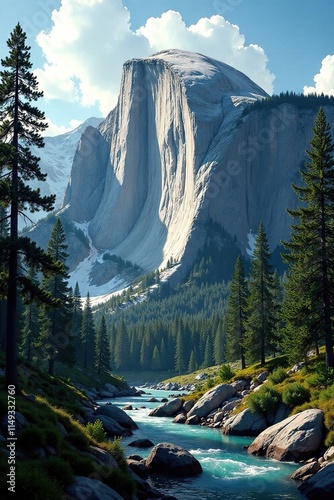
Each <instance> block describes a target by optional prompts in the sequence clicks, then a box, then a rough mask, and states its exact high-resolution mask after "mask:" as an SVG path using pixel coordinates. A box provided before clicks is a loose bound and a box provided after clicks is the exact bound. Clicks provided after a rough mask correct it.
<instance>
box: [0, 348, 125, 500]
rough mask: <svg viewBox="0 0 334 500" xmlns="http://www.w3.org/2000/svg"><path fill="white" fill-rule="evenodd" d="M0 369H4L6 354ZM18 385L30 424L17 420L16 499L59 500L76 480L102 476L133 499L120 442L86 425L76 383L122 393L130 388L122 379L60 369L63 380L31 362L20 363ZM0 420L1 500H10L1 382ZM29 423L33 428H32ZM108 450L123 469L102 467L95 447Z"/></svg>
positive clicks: (83, 403) (18, 405)
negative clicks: (5, 499)
mask: <svg viewBox="0 0 334 500" xmlns="http://www.w3.org/2000/svg"><path fill="white" fill-rule="evenodd" d="M0 366H1V367H3V366H4V358H3V355H1V357H0ZM19 381H20V387H21V390H22V393H23V396H16V397H15V406H16V411H17V412H19V413H20V414H21V415H23V417H24V419H25V421H26V422H22V421H21V419H17V421H16V429H15V435H16V437H17V441H16V442H15V476H16V477H15V480H16V489H15V493H16V496H17V498H25V500H27V499H28V500H29V499H43V500H60V499H62V498H63V495H64V491H65V489H66V487H67V486H68V485H69V484H71V483H72V482H73V476H74V475H82V476H86V477H88V476H89V477H98V478H100V479H101V480H102V482H104V483H105V484H107V485H109V486H110V487H111V488H113V489H115V490H116V491H118V492H119V493H120V494H121V495H122V496H123V497H124V498H129V499H130V498H131V496H132V495H133V492H134V482H133V480H132V478H131V477H130V475H129V474H128V471H127V464H126V460H125V456H124V454H123V450H122V447H121V443H120V440H118V439H116V440H113V441H106V440H105V434H104V433H103V432H101V430H99V429H97V426H94V425H93V426H86V425H84V424H83V416H84V415H85V406H87V407H89V405H90V403H89V401H88V399H87V397H86V396H85V394H84V392H82V390H80V389H78V388H77V386H76V383H79V384H80V387H81V386H85V385H87V388H91V387H94V388H96V389H99V388H102V387H103V386H104V384H105V383H110V384H112V385H115V386H117V387H119V388H122V387H127V384H126V383H125V382H124V380H123V379H121V378H119V377H114V376H113V375H110V374H103V375H101V376H98V375H97V374H96V373H94V372H93V371H90V370H85V372H84V373H83V372H82V371H81V370H80V369H78V368H75V369H71V370H69V369H68V368H67V367H61V366H60V365H59V366H58V375H57V376H54V377H52V376H50V375H48V374H47V373H46V372H44V371H41V370H40V369H39V368H38V367H36V366H34V365H33V364H31V363H26V362H23V361H22V362H21V363H20V364H19ZM0 382H1V387H2V389H1V391H0V421H1V422H2V429H1V430H2V432H1V434H2V436H3V439H2V447H3V449H4V450H5V451H4V452H2V453H0V497H1V498H8V496H7V495H8V489H7V488H8V484H7V483H6V481H7V474H8V472H9V463H8V457H7V456H6V440H5V437H6V427H7V421H6V416H7V410H8V394H7V391H4V389H3V386H4V378H3V377H2V378H1V381H0ZM27 423H28V424H27ZM92 447H98V448H100V449H102V450H105V451H108V452H109V453H110V454H111V455H112V456H113V457H114V458H115V460H116V461H117V463H118V466H119V467H118V468H111V467H110V466H106V465H103V464H102V462H99V461H98V460H96V457H94V453H93V448H92Z"/></svg>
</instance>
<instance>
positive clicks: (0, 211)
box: [0, 204, 9, 350]
mask: <svg viewBox="0 0 334 500" xmlns="http://www.w3.org/2000/svg"><path fill="white" fill-rule="evenodd" d="M8 235H9V222H8V214H7V210H6V209H5V208H4V207H3V206H2V205H1V204H0V241H1V240H3V239H4V238H7V237H8ZM7 278H8V274H7V266H6V261H5V259H4V254H3V253H0V287H1V288H0V348H1V349H2V350H5V348H6V318H7V301H6V287H5V286H4V285H5V283H6V281H7Z"/></svg>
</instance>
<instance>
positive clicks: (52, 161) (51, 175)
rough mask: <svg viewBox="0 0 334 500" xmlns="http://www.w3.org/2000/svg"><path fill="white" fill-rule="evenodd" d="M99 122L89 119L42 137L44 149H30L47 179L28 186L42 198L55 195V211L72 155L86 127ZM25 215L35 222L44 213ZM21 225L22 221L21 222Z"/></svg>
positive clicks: (99, 119)
mask: <svg viewBox="0 0 334 500" xmlns="http://www.w3.org/2000/svg"><path fill="white" fill-rule="evenodd" d="M101 121H102V118H89V119H88V120H86V121H85V122H84V123H82V124H81V125H79V127H77V128H75V129H74V130H71V131H70V132H67V133H65V134H61V135H57V136H54V137H48V136H46V137H44V148H36V147H35V146H32V147H31V151H32V153H33V154H34V155H35V156H37V157H38V158H40V162H39V166H40V169H41V171H42V172H43V173H45V174H47V178H46V181H45V182H39V181H31V182H30V186H31V187H32V188H33V189H36V188H40V190H41V194H42V196H48V195H50V194H55V195H56V201H55V210H58V209H59V208H60V207H61V205H62V202H63V198H64V194H65V190H66V186H67V184H68V181H69V177H70V173H71V168H72V163H73V158H74V154H75V151H76V148H77V144H78V142H79V140H80V137H81V135H82V133H83V132H84V131H85V129H86V128H87V127H88V126H92V127H97V126H98V125H99V124H100V123H101ZM27 215H28V217H29V218H30V219H31V221H33V222H37V221H38V220H39V219H41V218H42V217H44V216H45V215H46V213H45V212H42V211H40V212H34V213H31V212H27ZM22 224H23V221H21V225H22ZM27 225H29V224H27Z"/></svg>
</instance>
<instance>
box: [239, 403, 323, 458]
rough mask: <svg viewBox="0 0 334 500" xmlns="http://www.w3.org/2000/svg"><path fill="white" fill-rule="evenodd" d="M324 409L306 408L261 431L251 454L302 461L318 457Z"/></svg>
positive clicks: (251, 447) (254, 442) (250, 447)
mask: <svg viewBox="0 0 334 500" xmlns="http://www.w3.org/2000/svg"><path fill="white" fill-rule="evenodd" d="M323 420H324V415H323V412H322V411H321V410H305V411H302V412H301V413H297V414H296V415H292V416H291V417H288V418H286V419H285V420H283V421H282V422H279V423H278V424H275V425H272V426H270V427H268V428H267V429H266V430H264V431H263V432H261V434H259V435H258V436H257V438H255V440H254V441H253V442H252V444H251V445H250V446H249V447H248V453H251V454H253V455H265V456H266V457H268V458H272V459H274V460H286V461H295V462H299V461H301V460H307V459H308V458H311V457H312V456H314V454H315V453H316V452H317V451H318V449H319V447H320V445H321V443H322V440H323V432H324V431H323Z"/></svg>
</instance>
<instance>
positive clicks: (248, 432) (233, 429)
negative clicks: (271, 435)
mask: <svg viewBox="0 0 334 500" xmlns="http://www.w3.org/2000/svg"><path fill="white" fill-rule="evenodd" d="M266 428H267V421H266V419H265V418H264V416H263V415H261V414H260V413H252V412H251V411H250V409H249V408H246V409H245V410H243V411H241V412H240V413H238V414H237V415H232V416H231V417H229V418H228V419H227V420H226V421H225V422H224V425H223V426H222V432H223V433H224V434H232V435H235V436H257V435H258V434H260V432H262V431H263V430H264V429H266Z"/></svg>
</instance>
